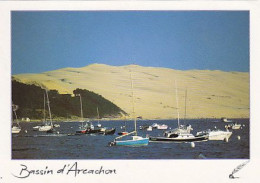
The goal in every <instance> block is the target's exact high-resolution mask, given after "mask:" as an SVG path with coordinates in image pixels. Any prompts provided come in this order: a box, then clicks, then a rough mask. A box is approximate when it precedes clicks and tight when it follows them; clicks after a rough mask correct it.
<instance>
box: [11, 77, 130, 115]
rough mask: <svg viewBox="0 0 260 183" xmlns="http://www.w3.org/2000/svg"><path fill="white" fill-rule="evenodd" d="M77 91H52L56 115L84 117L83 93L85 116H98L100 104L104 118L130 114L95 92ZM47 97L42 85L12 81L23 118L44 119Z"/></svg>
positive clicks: (51, 102)
mask: <svg viewBox="0 0 260 183" xmlns="http://www.w3.org/2000/svg"><path fill="white" fill-rule="evenodd" d="M73 94H74V95H70V94H59V93H58V91H57V90H50V91H48V96H49V101H50V108H51V112H52V116H53V118H73V117H74V118H75V117H80V116H81V110H80V97H79V95H78V94H80V95H81V99H82V109H83V117H84V118H97V107H98V110H99V116H100V118H104V117H105V118H113V117H120V116H121V115H122V114H126V113H125V112H124V111H123V110H122V109H120V108H119V107H118V106H116V105H115V104H113V103H112V102H110V101H109V100H107V99H105V98H104V97H102V96H101V95H98V94H96V93H94V92H91V91H88V90H85V89H76V90H74V91H73ZM44 98H45V101H46V92H45V90H44V89H42V88H41V87H39V86H36V85H34V84H32V85H28V84H24V83H21V82H18V81H16V80H12V102H13V104H16V105H18V106H19V109H18V110H17V115H18V116H19V118H26V117H28V118H30V119H43V116H44ZM45 105H46V111H45V114H46V115H47V103H46V102H45Z"/></svg>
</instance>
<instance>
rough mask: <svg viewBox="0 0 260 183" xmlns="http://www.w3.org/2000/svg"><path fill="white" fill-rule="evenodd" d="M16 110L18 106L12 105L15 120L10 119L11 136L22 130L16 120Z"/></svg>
mask: <svg viewBox="0 0 260 183" xmlns="http://www.w3.org/2000/svg"><path fill="white" fill-rule="evenodd" d="M18 108H19V107H18V105H14V104H12V110H13V112H14V115H15V120H13V119H12V134H17V133H20V131H21V130H22V128H21V126H20V124H19V120H18V118H17V114H16V111H17V110H18Z"/></svg>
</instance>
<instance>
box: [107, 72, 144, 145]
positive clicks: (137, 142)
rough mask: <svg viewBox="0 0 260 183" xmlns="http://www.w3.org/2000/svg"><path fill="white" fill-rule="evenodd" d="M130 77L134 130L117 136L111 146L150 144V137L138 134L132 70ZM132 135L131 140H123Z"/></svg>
mask: <svg viewBox="0 0 260 183" xmlns="http://www.w3.org/2000/svg"><path fill="white" fill-rule="evenodd" d="M130 78H131V89H132V105H133V118H134V131H132V132H130V133H128V134H126V135H121V136H119V137H116V138H115V139H114V141H113V142H110V143H109V145H110V146H144V145H148V143H149V138H144V137H141V136H138V135H137V129H136V116H135V105H134V91H133V88H134V86H133V79H132V74H131V70H130ZM129 135H133V136H131V137H132V139H130V140H121V139H122V138H123V137H126V136H129Z"/></svg>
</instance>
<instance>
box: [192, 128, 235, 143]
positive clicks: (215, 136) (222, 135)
mask: <svg viewBox="0 0 260 183" xmlns="http://www.w3.org/2000/svg"><path fill="white" fill-rule="evenodd" d="M205 134H208V136H209V140H222V141H223V140H228V139H229V138H230V137H231V135H232V132H230V131H222V130H215V131H206V132H198V133H197V135H205Z"/></svg>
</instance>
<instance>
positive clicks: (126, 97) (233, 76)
mask: <svg viewBox="0 0 260 183" xmlns="http://www.w3.org/2000/svg"><path fill="white" fill-rule="evenodd" d="M129 70H131V73H132V74H131V75H132V78H133V79H132V80H133V88H134V89H133V93H134V103H135V111H136V115H137V116H142V117H143V118H145V119H157V118H161V119H169V118H176V117H177V110H176V107H177V102H176V85H175V81H176V84H177V94H178V103H179V111H180V117H184V113H185V112H184V111H185V98H186V99H187V100H186V103H187V105H186V106H187V108H186V111H187V117H188V118H213V117H216V118H220V117H224V116H225V117H228V118H241V117H249V73H245V72H223V71H210V70H188V71H180V70H173V69H167V68H155V67H141V66H137V65H128V66H109V65H103V64H92V65H89V66H86V67H82V68H63V69H59V70H54V71H49V72H44V73H40V74H19V75H14V77H15V78H16V79H18V80H19V81H21V82H24V83H37V84H40V85H44V86H46V87H47V88H49V89H57V90H58V91H59V92H60V93H72V91H73V90H74V89H76V88H82V89H88V90H90V91H93V92H95V93H98V94H100V95H102V96H103V97H105V98H107V99H108V100H110V101H112V102H113V103H115V104H116V105H118V106H119V107H120V108H122V109H123V110H125V111H126V112H127V113H129V114H132V97H131V96H132V94H131V92H132V90H131V79H130V72H129ZM186 90H187V97H185V91H186Z"/></svg>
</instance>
